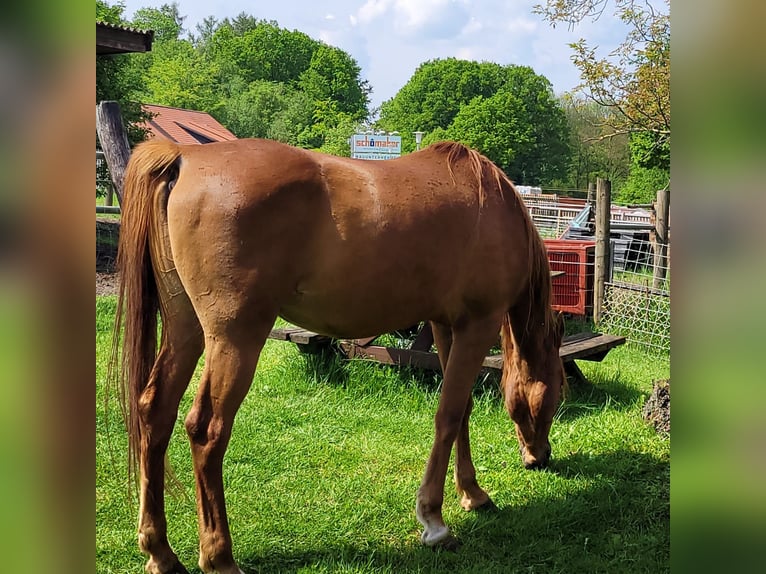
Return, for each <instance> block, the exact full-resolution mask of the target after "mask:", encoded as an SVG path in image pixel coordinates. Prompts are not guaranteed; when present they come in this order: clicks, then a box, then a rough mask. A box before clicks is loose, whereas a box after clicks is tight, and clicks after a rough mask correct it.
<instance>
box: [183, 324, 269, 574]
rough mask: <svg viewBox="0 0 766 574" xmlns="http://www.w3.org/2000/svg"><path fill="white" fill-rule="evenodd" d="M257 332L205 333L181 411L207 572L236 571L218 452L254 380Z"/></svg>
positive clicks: (227, 573) (222, 451)
mask: <svg viewBox="0 0 766 574" xmlns="http://www.w3.org/2000/svg"><path fill="white" fill-rule="evenodd" d="M257 331H262V333H261V334H262V336H257V337H252V336H250V335H248V336H242V338H241V339H240V338H238V339H236V340H235V339H234V338H233V337H232V336H230V335H229V334H228V333H239V334H240V335H241V334H242V333H243V332H245V331H243V330H241V329H235V328H233V327H232V328H231V329H227V330H226V332H224V333H215V334H212V335H211V334H209V333H206V347H205V370H204V371H203V374H202V379H201V381H200V386H199V390H198V392H197V395H196V397H195V399H194V404H193V405H192V408H191V410H190V411H189V414H188V416H187V417H186V431H187V434H188V435H189V440H190V442H191V450H192V458H193V461H194V475H195V480H196V494H197V519H198V525H199V567H200V569H202V571H203V572H205V573H206V574H209V573H212V572H216V573H218V574H241V572H242V571H241V570H240V569H239V567H238V566H237V564H236V562H235V561H234V556H233V553H232V542H231V533H230V531H229V523H228V518H227V515H226V503H225V500H224V491H223V458H224V454H225V453H226V448H227V446H228V444H229V439H230V438H231V431H232V425H233V423H234V417H235V415H236V412H237V410H238V409H239V406H240V405H241V403H242V400H243V399H244V398H245V395H246V394H247V391H248V389H249V388H250V385H251V383H252V380H253V373H254V372H255V367H256V364H257V362H258V356H259V354H260V350H261V349H262V347H263V344H264V342H265V340H266V334H267V333H268V327H265V328H258V329H257Z"/></svg>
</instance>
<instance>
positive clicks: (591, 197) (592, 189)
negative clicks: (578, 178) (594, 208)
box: [587, 181, 596, 205]
mask: <svg viewBox="0 0 766 574" xmlns="http://www.w3.org/2000/svg"><path fill="white" fill-rule="evenodd" d="M595 196H596V184H595V183H593V182H592V181H591V182H589V183H588V199H587V203H588V205H593V201H594V198H595Z"/></svg>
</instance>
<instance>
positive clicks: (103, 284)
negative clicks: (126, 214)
mask: <svg viewBox="0 0 766 574" xmlns="http://www.w3.org/2000/svg"><path fill="white" fill-rule="evenodd" d="M119 237H120V221H119V219H107V218H96V295H114V294H116V293H117V287H118V285H119V275H118V274H117V273H116V270H115V264H116V263H117V241H118V240H119Z"/></svg>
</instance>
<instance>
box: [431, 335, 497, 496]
mask: <svg viewBox="0 0 766 574" xmlns="http://www.w3.org/2000/svg"><path fill="white" fill-rule="evenodd" d="M431 331H432V332H433V334H434V342H435V343H436V349H437V351H438V353H439V363H440V364H441V367H442V373H444V372H446V370H447V361H448V360H449V353H450V349H451V347H452V328H451V327H448V326H446V325H441V324H439V323H436V322H433V321H432V322H431ZM472 410H473V396H471V395H469V396H468V404H467V405H466V409H465V413H464V414H463V421H462V423H461V425H460V431H459V432H458V435H457V439H456V440H455V486H456V487H457V491H458V493H459V494H460V495H461V497H462V498H461V501H460V505H461V506H462V507H463V508H465V509H466V510H474V509H477V508H494V507H495V505H494V503H493V502H492V500H491V499H490V497H489V495H488V494H487V493H486V492H485V491H484V490H483V489H482V488H481V487H480V486H479V483H478V482H477V480H476V468H475V467H474V465H473V459H472V458H471V442H470V437H469V434H468V421H469V419H470V418H471V411H472Z"/></svg>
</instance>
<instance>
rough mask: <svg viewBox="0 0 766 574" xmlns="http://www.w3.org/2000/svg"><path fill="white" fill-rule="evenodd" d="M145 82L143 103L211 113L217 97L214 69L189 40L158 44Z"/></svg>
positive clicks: (217, 101) (215, 107) (214, 108)
mask: <svg viewBox="0 0 766 574" xmlns="http://www.w3.org/2000/svg"><path fill="white" fill-rule="evenodd" d="M154 52H155V53H154V54H153V57H152V59H151V63H150V65H149V68H148V70H147V72H146V78H145V80H144V83H145V86H146V92H145V93H146V100H145V102H144V103H153V104H162V105H165V106H172V107H177V108H187V109H190V110H200V111H206V112H214V111H215V110H216V109H217V107H218V105H219V98H218V96H217V94H216V93H215V91H214V88H213V83H212V81H211V80H212V77H213V76H214V74H215V68H214V67H213V65H211V64H210V62H208V61H206V60H205V58H204V57H203V56H202V55H201V54H200V53H199V52H198V51H197V50H195V49H194V46H193V45H192V43H191V42H190V41H188V40H178V41H175V42H166V43H162V44H159V45H157V46H156V47H155V49H154Z"/></svg>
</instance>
